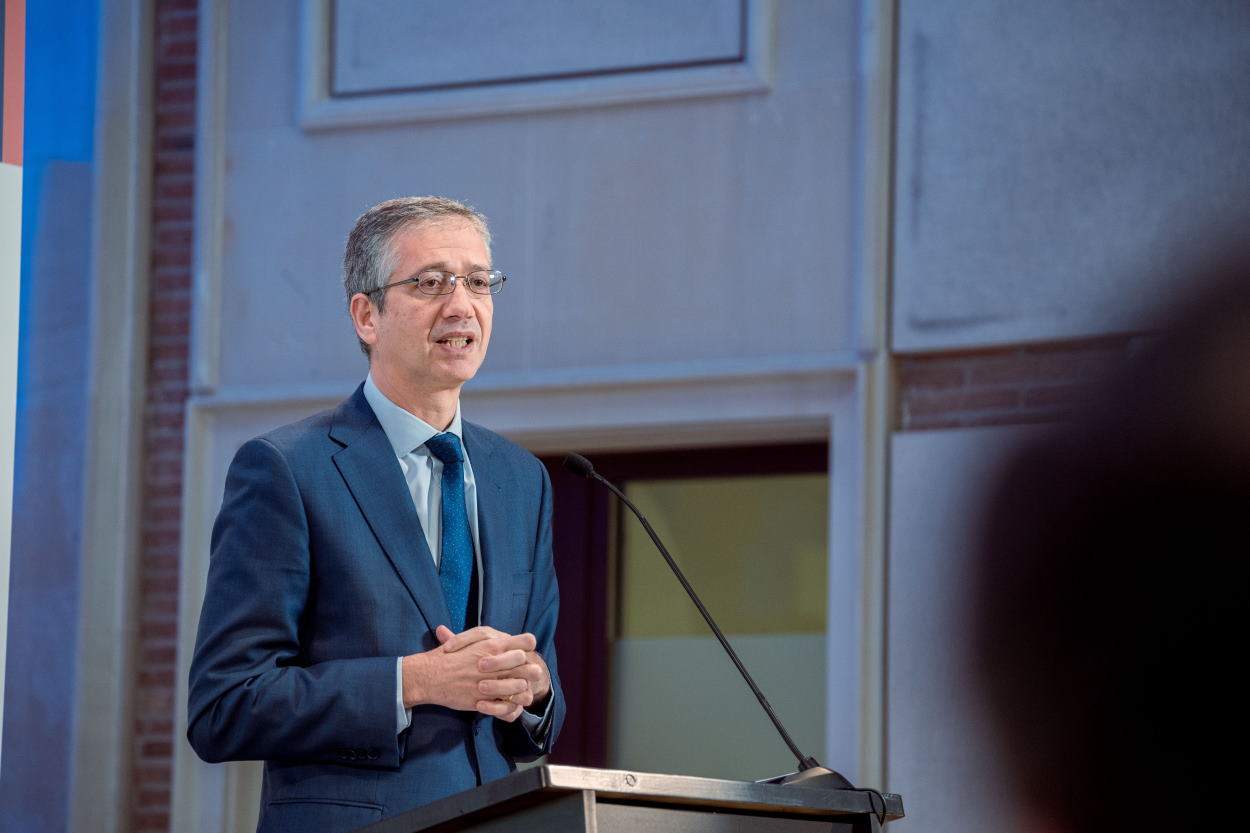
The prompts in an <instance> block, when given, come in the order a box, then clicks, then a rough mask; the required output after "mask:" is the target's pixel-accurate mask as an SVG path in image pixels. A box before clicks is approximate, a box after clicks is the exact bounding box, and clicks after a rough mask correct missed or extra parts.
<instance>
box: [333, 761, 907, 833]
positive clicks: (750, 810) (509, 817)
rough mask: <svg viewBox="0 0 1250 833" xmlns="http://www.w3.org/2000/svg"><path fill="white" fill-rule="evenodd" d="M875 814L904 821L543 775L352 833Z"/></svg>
mask: <svg viewBox="0 0 1250 833" xmlns="http://www.w3.org/2000/svg"><path fill="white" fill-rule="evenodd" d="M882 801H884V808H883V807H882ZM874 811H875V812H874ZM882 814H883V815H884V818H885V820H886V821H893V820H894V819H898V818H902V816H903V799H902V798H901V797H900V796H898V795H895V794H892V793H885V794H884V795H881V794H869V793H866V792H860V791H858V790H819V789H811V788H806V787H796V786H779V785H776V784H756V783H751V782H747V781H721V780H717V779H715V778H694V777H692V776H687V775H658V774H655V773H650V772H627V771H624V770H618V769H590V768H587V767H575V766H551V765H548V766H538V767H534V768H532V769H526V770H522V771H520V772H514V773H513V774H512V775H509V776H508V777H506V778H500V779H499V780H497V781H491V782H490V783H489V784H483V785H482V786H480V787H478V788H477V789H474V790H468V791H466V792H462V793H458V794H456V795H453V796H449V797H447V798H445V799H443V800H442V801H437V802H435V803H433V804H427V805H426V806H424V807H418V808H417V809H415V810H409V811H408V812H406V813H401V814H400V815H398V816H393V817H391V818H389V819H384V820H382V821H380V822H378V823H376V824H371V825H369V826H367V827H362V828H359V830H357V831H356V833H415V831H418V830H420V831H428V833H452V831H465V833H468V832H469V831H472V833H503V832H504V831H507V833H514V831H530V830H533V831H542V833H633V832H634V831H665V832H666V833H668V831H672V833H729V832H730V831H733V833H807V831H812V833H815V831H821V833H829V831H835V832H844V833H870V831H875V830H879V829H880V824H879V819H878V816H879V815H882Z"/></svg>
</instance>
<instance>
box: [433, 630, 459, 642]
mask: <svg viewBox="0 0 1250 833" xmlns="http://www.w3.org/2000/svg"><path fill="white" fill-rule="evenodd" d="M453 636H455V634H454V633H452V632H451V628H449V627H447V626H446V625H439V626H438V627H437V628H435V629H434V638H435V639H437V640H438V642H439V644H440V645H445V644H447V640H449V639H451V638H452V637H453Z"/></svg>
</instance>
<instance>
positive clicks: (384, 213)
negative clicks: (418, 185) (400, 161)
mask: <svg viewBox="0 0 1250 833" xmlns="http://www.w3.org/2000/svg"><path fill="white" fill-rule="evenodd" d="M448 219H462V220H467V221H468V222H470V223H471V224H472V225H473V227H474V228H475V229H477V232H478V234H480V235H481V236H482V242H483V243H485V244H486V250H487V251H488V252H489V251H490V227H489V226H488V225H487V223H486V217H484V216H483V215H482V214H481V213H480V212H478V211H475V210H474V209H473V208H472V207H470V206H468V205H465V204H464V203H462V202H458V201H456V200H452V199H448V198H446V197H400V198H398V199H394V200H387V201H386V202H380V203H378V204H377V205H375V206H374V207H373V208H370V209H369V210H368V211H366V212H365V213H364V214H361V215H360V217H359V219H357V220H356V225H355V227H354V228H353V229H352V232H351V234H349V235H348V236H347V249H346V251H344V252H343V289H344V291H345V292H346V293H347V302H348V303H349V304H350V303H351V300H352V298H353V297H354V296H356V295H357V294H359V293H362V292H363V293H365V294H366V295H372V297H373V301H374V303H375V304H376V305H377V308H378V312H382V311H383V310H384V308H385V306H386V293H384V292H378V291H377V290H379V289H381V288H382V287H383V286H385V285H386V280H387V278H389V277H390V275H391V272H392V271H394V269H395V250H394V248H393V247H392V246H391V241H392V240H394V238H395V235H396V234H398V233H399V232H400V231H403V230H404V229H406V228H408V227H410V226H414V225H426V224H437V223H440V222H442V221H444V220H448ZM360 349H361V351H363V352H364V354H365V355H366V356H367V355H369V346H368V345H367V344H365V343H364V342H363V341H362V342H361V343H360Z"/></svg>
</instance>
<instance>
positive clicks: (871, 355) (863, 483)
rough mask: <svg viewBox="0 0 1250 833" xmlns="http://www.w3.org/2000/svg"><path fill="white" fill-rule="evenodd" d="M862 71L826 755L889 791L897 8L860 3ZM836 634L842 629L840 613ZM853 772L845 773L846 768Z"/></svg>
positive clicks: (834, 525)
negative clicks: (839, 612) (849, 377)
mask: <svg viewBox="0 0 1250 833" xmlns="http://www.w3.org/2000/svg"><path fill="white" fill-rule="evenodd" d="M856 12H857V14H856V17H857V21H858V32H857V42H858V43H859V45H860V47H859V59H858V62H857V67H856V78H857V84H856V90H857V107H856V116H857V117H856V122H857V131H856V140H855V164H854V165H853V166H852V167H853V169H854V170H856V171H857V175H856V181H855V211H854V216H853V223H854V236H853V243H852V249H851V261H852V262H851V265H850V266H851V274H852V275H853V276H854V279H855V286H856V338H855V343H856V347H857V350H858V352H859V353H860V355H862V356H863V357H864V359H865V362H864V364H863V366H862V370H861V372H860V374H859V376H858V377H857V379H856V388H857V392H856V394H855V395H854V396H853V397H848V398H847V399H846V400H845V402H846V405H847V407H848V408H854V412H853V413H846V414H844V415H843V418H842V419H840V420H838V419H837V418H835V424H834V427H833V437H834V441H833V443H831V453H833V454H834V455H835V459H836V454H837V449H838V448H841V449H845V451H846V452H847V453H849V454H853V455H855V457H856V459H855V461H854V463H853V465H849V466H848V464H847V460H846V459H845V458H843V459H842V460H840V461H838V462H837V464H836V465H835V464H833V463H832V462H831V464H830V471H839V470H843V469H846V468H851V469H854V470H855V471H856V473H857V478H858V479H857V480H856V481H855V482H854V483H853V484H852V483H850V482H849V481H847V480H845V479H839V480H837V481H835V482H834V483H833V484H832V485H833V488H834V489H835V490H836V489H839V488H843V489H853V490H854V491H853V494H850V495H842V496H840V497H839V495H838V494H837V493H836V491H835V493H834V494H833V495H831V499H832V501H833V506H832V510H831V512H830V523H831V532H830V540H831V541H834V542H837V543H836V544H835V546H834V547H833V550H832V552H831V562H830V576H829V581H830V610H831V611H833V610H835V609H837V608H838V607H839V606H843V607H846V608H847V609H848V611H849V612H848V613H847V614H846V618H844V619H841V620H839V622H838V625H839V626H840V627H841V628H843V630H842V631H841V632H838V633H834V632H832V630H831V633H830V639H829V645H830V652H829V664H828V668H829V674H830V678H829V686H828V689H829V703H830V715H831V719H830V720H829V723H828V727H829V734H828V738H827V742H828V754H829V760H830V761H833V762H837V763H838V764H839V766H835V767H834V768H835V769H838V770H839V771H841V772H842V773H843V774H844V775H847V776H848V777H849V778H850V779H851V780H852V781H853V782H855V783H857V784H861V785H871V786H881V787H885V786H886V785H885V783H884V780H885V774H886V761H885V748H886V746H885V741H886V728H887V727H886V705H887V704H886V702H885V683H886V680H885V667H886V666H885V657H886V650H887V644H886V633H885V621H886V620H885V614H886V603H887V599H886V597H885V588H886V584H885V579H886V570H887V562H886V553H887V541H886V529H887V523H888V517H889V509H888V503H887V499H888V498H887V495H888V472H889V444H888V443H889V435H890V428H891V419H892V416H891V415H892V407H893V398H894V380H893V370H892V357H891V354H890V351H889V343H890V335H889V333H890V329H889V322H890V314H891V313H890V309H891V297H890V296H891V292H890V281H891V266H890V263H891V258H890V252H891V212H892V194H893V190H892V181H893V169H894V152H893V148H894V83H895V74H896V70H895V66H896V55H895V51H896V46H895V29H896V25H897V24H896V21H897V15H898V2H897V0H859V2H858V3H857V9H856ZM830 627H831V629H832V628H833V627H834V620H833V617H832V615H831V617H830ZM846 669H854V675H855V676H854V678H853V679H854V680H855V681H856V683H857V685H856V686H855V687H854V688H853V689H852V687H850V686H847V687H844V688H839V687H838V686H837V684H836V683H837V680H836V675H839V674H844V673H845V670H846ZM843 767H845V768H843Z"/></svg>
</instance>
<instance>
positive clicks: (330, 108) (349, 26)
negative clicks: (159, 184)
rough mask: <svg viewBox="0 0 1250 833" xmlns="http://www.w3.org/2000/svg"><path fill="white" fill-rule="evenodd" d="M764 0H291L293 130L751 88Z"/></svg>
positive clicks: (758, 74)
mask: <svg viewBox="0 0 1250 833" xmlns="http://www.w3.org/2000/svg"><path fill="white" fill-rule="evenodd" d="M774 2H775V0H633V2H630V3H619V4H610V3H609V4H602V3H595V4H591V3H584V2H581V0H527V2H526V3H508V4H500V3H489V2H483V1H482V0H404V2H398V0H367V2H366V0H302V8H301V12H302V19H303V25H302V32H301V40H302V43H301V52H302V67H301V73H300V78H301V80H300V124H301V126H303V127H304V128H305V129H308V130H327V129H334V128H340V127H351V126H358V125H379V124H388V123H402V122H421V121H434V120H441V119H455V118H465V117H474V116H491V115H505V114H514V113H524V112H535V111H542V110H561V109H570V108H580V107H593V106H602V105H614V104H626V103H637V102H646V101H662V100H665V99H675V98H693V97H700V96H714V95H735V94H747V93H758V92H763V91H766V90H767V89H769V86H770V75H771V65H772V42H773V37H772V29H773V15H774V9H773V4H774ZM466 19H467V20H468V21H470V22H469V23H468V24H466V22H465V21H466ZM536 43H538V44H541V47H542V48H539V49H535V48H534V47H535V44H536ZM518 45H524V47H525V48H524V49H519V48H518Z"/></svg>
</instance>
